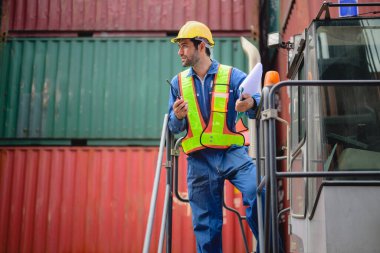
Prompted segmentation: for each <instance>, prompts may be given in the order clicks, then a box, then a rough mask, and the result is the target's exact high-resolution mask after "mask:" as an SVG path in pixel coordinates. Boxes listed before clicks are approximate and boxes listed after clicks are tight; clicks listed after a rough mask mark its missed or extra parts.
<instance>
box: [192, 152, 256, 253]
mask: <svg viewBox="0 0 380 253" xmlns="http://www.w3.org/2000/svg"><path fill="white" fill-rule="evenodd" d="M226 179H227V180H229V181H230V182H231V183H232V184H233V185H234V186H235V187H236V188H237V189H239V191H240V192H241V193H242V194H243V203H244V204H245V205H248V207H247V210H246V216H247V221H248V224H249V226H250V228H251V230H252V232H253V234H254V235H255V237H256V238H258V223H257V202H256V166H255V164H254V163H253V161H252V158H251V157H249V156H248V153H247V148H246V147H238V146H232V147H230V148H229V149H227V150H213V149H207V150H202V151H198V152H195V153H193V154H191V155H190V156H189V157H188V171H187V184H188V190H189V200H190V206H191V209H192V218H193V228H194V233H195V237H196V242H197V251H198V253H204V252H207V253H211V252H218V253H219V252H222V225H223V188H224V181H225V180H226Z"/></svg>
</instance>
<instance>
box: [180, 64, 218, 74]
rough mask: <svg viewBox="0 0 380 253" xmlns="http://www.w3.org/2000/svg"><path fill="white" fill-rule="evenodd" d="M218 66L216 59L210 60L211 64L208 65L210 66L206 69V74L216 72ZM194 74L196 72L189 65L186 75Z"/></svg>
mask: <svg viewBox="0 0 380 253" xmlns="http://www.w3.org/2000/svg"><path fill="white" fill-rule="evenodd" d="M218 66H219V62H217V61H216V60H211V66H210V68H209V69H208V71H207V75H209V74H216V73H217V72H218ZM196 75H197V74H196V73H195V71H194V70H193V68H192V67H191V68H190V71H189V74H187V76H188V77H189V76H196Z"/></svg>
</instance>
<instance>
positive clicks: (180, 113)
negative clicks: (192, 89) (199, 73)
mask: <svg viewBox="0 0 380 253" xmlns="http://www.w3.org/2000/svg"><path fill="white" fill-rule="evenodd" d="M173 111H174V115H175V116H176V117H177V119H179V120H182V119H184V118H185V117H186V115H187V111H188V105H187V102H185V100H183V98H181V99H177V100H176V101H175V102H174V104H173Z"/></svg>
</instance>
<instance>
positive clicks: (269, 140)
mask: <svg viewBox="0 0 380 253" xmlns="http://www.w3.org/2000/svg"><path fill="white" fill-rule="evenodd" d="M379 83H380V81H379V80H323V81H283V82H280V83H278V84H276V85H275V86H273V88H271V89H270V91H269V93H268V92H266V93H264V94H265V95H264V97H263V99H264V100H265V102H266V104H265V103H264V107H265V109H275V94H276V92H277V91H278V89H279V88H281V87H283V86H331V85H333V86H335V87H342V86H347V85H354V86H364V85H368V86H375V85H379ZM264 90H265V88H264ZM264 90H263V91H264ZM275 121H276V119H275V118H274V117H272V118H269V119H265V120H264V123H263V125H264V135H265V136H264V139H265V140H266V144H267V146H266V147H265V148H266V155H265V166H266V171H267V172H268V174H266V176H268V181H269V182H270V183H269V184H270V191H271V193H270V203H271V207H270V213H271V219H269V218H268V217H267V216H266V217H265V221H264V223H265V228H266V227H267V226H268V224H270V223H271V224H272V226H271V227H272V231H271V232H272V238H271V239H272V249H273V252H274V253H278V252H279V237H278V235H279V230H278V219H277V218H278V209H277V179H278V178H281V177H285V178H287V177H305V178H307V177H350V176H357V177H365V176H369V175H371V176H374V175H376V176H377V175H380V172H374V171H344V172H337V171H332V172H278V171H277V164H276V157H275V148H276V141H275V135H276V134H275ZM267 166H268V167H267ZM268 202H269V201H268V199H266V206H267V203H268ZM266 212H267V210H266ZM267 238H268V237H267V236H265V237H264V239H265V241H266V242H267V241H269V240H267ZM264 250H265V251H264V252H270V251H269V250H268V247H267V244H266V246H265V248H264Z"/></svg>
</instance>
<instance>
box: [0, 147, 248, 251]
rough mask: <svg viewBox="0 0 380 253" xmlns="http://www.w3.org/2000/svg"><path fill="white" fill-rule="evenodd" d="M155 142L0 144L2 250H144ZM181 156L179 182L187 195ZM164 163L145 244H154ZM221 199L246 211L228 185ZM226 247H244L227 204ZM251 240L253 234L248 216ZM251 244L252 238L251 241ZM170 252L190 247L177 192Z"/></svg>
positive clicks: (187, 217) (185, 208)
mask: <svg viewBox="0 0 380 253" xmlns="http://www.w3.org/2000/svg"><path fill="white" fill-rule="evenodd" d="M157 156H158V147H94V148H88V147H17V148H16V147H2V148H0V252H1V253H3V252H141V251H142V248H143V243H144V236H145V229H146V223H147V217H148V212H149V204H150V198H151V192H152V187H153V181H154V174H155V167H156V162H157ZM185 168H186V160H185V157H184V156H181V157H180V173H179V179H180V180H179V181H180V182H179V188H180V192H181V194H182V195H184V196H185V197H186V192H187V189H186V179H185V172H186V169H185ZM165 173H166V171H165V169H162V175H161V181H160V194H159V196H158V200H157V211H158V212H157V214H156V216H155V222H154V228H153V234H152V240H151V242H152V244H151V247H150V252H156V251H157V245H158V238H159V229H160V224H161V215H162V206H163V199H164V185H165ZM225 192H226V203H228V205H229V206H231V207H234V208H236V209H238V210H239V211H240V212H241V213H242V214H243V215H245V214H244V211H243V210H244V207H242V205H241V203H242V201H241V196H240V194H239V193H238V192H236V190H234V188H233V187H232V186H231V185H230V184H227V185H226V189H225ZM224 215H225V219H224V224H225V226H224V228H223V247H224V251H225V252H244V244H243V239H242V235H241V232H240V227H239V224H238V221H237V218H236V217H235V215H234V214H232V213H230V212H228V211H224ZM245 232H246V234H247V235H248V239H249V242H250V245H252V234H251V233H249V229H248V226H247V224H246V223H245ZM250 247H251V246H250ZM172 250H173V252H195V239H194V235H193V232H192V224H191V210H190V207H189V205H188V204H185V203H182V202H179V201H178V200H177V199H174V204H173V247H172Z"/></svg>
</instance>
